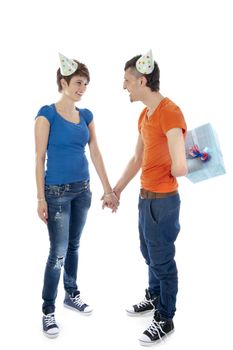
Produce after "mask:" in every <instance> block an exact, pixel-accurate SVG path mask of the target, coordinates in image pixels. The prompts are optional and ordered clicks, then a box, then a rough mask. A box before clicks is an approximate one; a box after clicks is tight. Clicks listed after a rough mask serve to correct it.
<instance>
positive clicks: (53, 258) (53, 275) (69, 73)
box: [35, 54, 118, 337]
mask: <svg viewBox="0 0 233 350" xmlns="http://www.w3.org/2000/svg"><path fill="white" fill-rule="evenodd" d="M59 56H60V62H61V63H60V68H59V69H58V71H57V84H58V90H59V92H60V93H61V98H60V100H59V101H58V102H56V103H55V104H51V105H46V106H43V107H42V108H41V109H40V110H39V112H38V114H37V117H36V122H35V144H36V183H37V195H38V215H39V217H40V219H41V220H43V221H44V223H45V224H47V227H48V233H49V240H50V251H49V256H48V260H47V264H46V268H45V274H44V286H43V291H42V298H43V305H42V311H43V318H42V323H43V332H44V333H45V335H47V336H49V337H56V336H57V335H58V334H59V327H58V325H57V323H56V321H55V314H54V312H55V300H56V296H57V288H58V283H59V279H60V274H61V268H62V266H64V288H65V300H64V306H66V307H68V308H70V309H73V310H75V311H79V312H81V313H83V314H86V315H88V314H90V313H91V312H92V309H91V307H90V306H88V305H87V304H86V303H85V302H83V301H82V299H81V297H80V291H79V290H78V285H77V282H76V278H77V268H78V249H79V242H80V237H81V233H82V231H83V228H84V225H85V222H86V218H87V213H88V210H89V208H90V205H91V191H90V185H89V171H88V161H87V158H86V156H85V146H86V145H87V144H88V145H89V149H90V156H91V160H92V162H93V164H94V166H95V169H96V171H97V173H98V176H99V178H100V180H101V183H102V185H103V190H104V196H103V203H104V206H108V207H110V208H111V209H112V210H113V211H116V210H117V206H118V199H117V197H116V196H115V194H114V193H113V191H112V188H111V186H110V184H109V181H108V177H107V174H106V171H105V167H104V162H103V159H102V156H101V153H100V150H99V148H98V144H97V140H96V134H95V127H94V122H93V115H92V113H91V111H90V110H88V109H79V108H77V107H76V106H75V103H76V102H78V101H80V100H81V98H82V95H83V94H84V93H85V91H86V89H87V85H88V83H89V81H90V76H89V71H88V69H87V67H86V66H85V65H84V64H83V63H80V62H78V61H76V60H70V59H68V58H66V57H65V56H63V55H61V54H59ZM46 155H47V159H46ZM45 160H46V170H45Z"/></svg>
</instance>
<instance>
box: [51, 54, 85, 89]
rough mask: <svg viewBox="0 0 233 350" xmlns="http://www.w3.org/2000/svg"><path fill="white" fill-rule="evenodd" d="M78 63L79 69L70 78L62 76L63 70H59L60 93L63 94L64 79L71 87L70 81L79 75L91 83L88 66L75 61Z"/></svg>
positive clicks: (58, 83)
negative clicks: (62, 80) (62, 81)
mask: <svg viewBox="0 0 233 350" xmlns="http://www.w3.org/2000/svg"><path fill="white" fill-rule="evenodd" d="M74 61H75V62H76V63H78V68H77V69H76V71H75V72H74V73H72V74H71V75H68V76H64V75H62V74H61V70H60V68H59V69H58V70H57V85H58V91H59V92H61V91H62V86H61V79H64V80H65V81H66V82H67V84H68V85H69V83H70V80H71V79H72V78H73V77H74V76H75V75H79V76H80V77H84V78H86V79H87V82H88V83H89V82H90V73H89V70H88V69H87V66H86V65H85V64H84V63H81V62H79V61H77V60H74Z"/></svg>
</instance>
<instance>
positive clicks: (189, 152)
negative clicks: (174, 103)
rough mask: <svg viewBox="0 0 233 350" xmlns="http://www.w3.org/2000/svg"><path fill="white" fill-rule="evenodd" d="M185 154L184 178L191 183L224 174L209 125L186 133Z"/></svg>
mask: <svg viewBox="0 0 233 350" xmlns="http://www.w3.org/2000/svg"><path fill="white" fill-rule="evenodd" d="M185 152H186V158H187V164H188V174H187V175H186V177H187V178H188V179H189V180H190V181H192V182H193V183H196V182H200V181H203V180H207V179H210V178H212V177H215V176H219V175H223V174H225V173H226V170H225V166H224V161H223V156H222V152H221V149H220V145H219V141H218V137H217V134H216V132H215V130H214V129H213V127H212V125H211V124H210V123H208V124H204V125H201V126H199V127H197V128H195V129H193V130H189V131H188V132H187V136H186V140H185Z"/></svg>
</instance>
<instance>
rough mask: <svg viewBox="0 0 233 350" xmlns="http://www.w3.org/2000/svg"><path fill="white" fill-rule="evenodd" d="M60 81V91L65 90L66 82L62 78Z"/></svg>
mask: <svg viewBox="0 0 233 350" xmlns="http://www.w3.org/2000/svg"><path fill="white" fill-rule="evenodd" d="M60 81H61V87H62V89H64V88H66V87H67V82H66V80H65V79H63V78H62V79H61V80H60Z"/></svg>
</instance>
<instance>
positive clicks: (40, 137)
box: [35, 116, 50, 224]
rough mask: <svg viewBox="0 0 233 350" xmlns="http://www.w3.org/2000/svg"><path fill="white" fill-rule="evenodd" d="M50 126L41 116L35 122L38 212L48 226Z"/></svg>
mask: <svg viewBox="0 0 233 350" xmlns="http://www.w3.org/2000/svg"><path fill="white" fill-rule="evenodd" d="M49 129H50V124H49V122H48V120H47V119H46V118H45V117H43V116H40V117H38V118H37V119H36V122H35V148H36V186H37V200H38V208H37V212H38V215H39V217H40V219H41V220H42V221H44V222H45V223H46V224H47V219H48V209H47V203H46V201H45V194H44V164H45V154H46V149H47V144H48V137H49Z"/></svg>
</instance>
